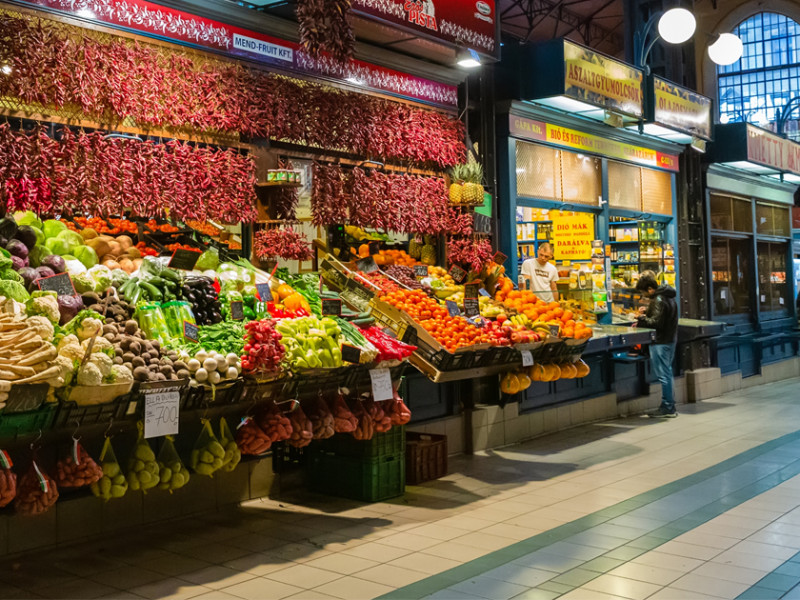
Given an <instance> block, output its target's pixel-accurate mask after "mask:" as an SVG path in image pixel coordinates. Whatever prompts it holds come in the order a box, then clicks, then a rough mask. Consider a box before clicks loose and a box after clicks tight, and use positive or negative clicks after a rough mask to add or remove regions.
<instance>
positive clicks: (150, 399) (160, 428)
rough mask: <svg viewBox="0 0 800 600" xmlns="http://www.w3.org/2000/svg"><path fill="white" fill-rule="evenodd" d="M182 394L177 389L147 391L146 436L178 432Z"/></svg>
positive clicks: (145, 397) (145, 402) (159, 435)
mask: <svg viewBox="0 0 800 600" xmlns="http://www.w3.org/2000/svg"><path fill="white" fill-rule="evenodd" d="M180 401H181V394H180V391H179V390H176V389H161V390H152V391H147V392H145V394H144V437H145V438H148V439H149V438H154V437H161V436H164V435H175V434H177V433H178V413H179V411H180Z"/></svg>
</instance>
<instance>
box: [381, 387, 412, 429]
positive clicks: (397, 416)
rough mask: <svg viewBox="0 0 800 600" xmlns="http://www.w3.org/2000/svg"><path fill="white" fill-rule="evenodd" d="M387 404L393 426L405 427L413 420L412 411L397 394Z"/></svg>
mask: <svg viewBox="0 0 800 600" xmlns="http://www.w3.org/2000/svg"><path fill="white" fill-rule="evenodd" d="M386 404H387V406H386V409H387V412H388V413H389V416H390V417H391V419H392V425H394V426H399V425H405V424H406V423H408V422H409V421H410V420H411V411H410V410H409V409H408V407H407V406H406V403H405V402H403V399H402V398H401V397H400V396H398V395H397V392H395V393H394V398H392V399H391V400H389V402H387V403H386Z"/></svg>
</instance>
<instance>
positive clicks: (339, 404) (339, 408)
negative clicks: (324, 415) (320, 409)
mask: <svg viewBox="0 0 800 600" xmlns="http://www.w3.org/2000/svg"><path fill="white" fill-rule="evenodd" d="M330 409H331V414H333V429H334V431H335V432H336V433H353V432H354V431H355V430H356V427H358V418H357V417H356V416H355V415H354V414H353V411H351V410H350V408H349V407H348V406H347V402H345V399H344V395H343V394H342V393H341V392H340V393H338V394H336V396H335V397H334V398H333V400H332V401H331V404H330Z"/></svg>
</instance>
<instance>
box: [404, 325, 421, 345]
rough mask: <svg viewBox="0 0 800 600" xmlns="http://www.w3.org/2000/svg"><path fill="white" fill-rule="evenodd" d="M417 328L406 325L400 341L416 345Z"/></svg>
mask: <svg viewBox="0 0 800 600" xmlns="http://www.w3.org/2000/svg"><path fill="white" fill-rule="evenodd" d="M417 338H418V335H417V328H416V327H412V326H411V325H407V326H406V330H405V331H404V332H403V339H401V340H400V341H401V342H403V343H404V344H408V345H409V346H416V345H417Z"/></svg>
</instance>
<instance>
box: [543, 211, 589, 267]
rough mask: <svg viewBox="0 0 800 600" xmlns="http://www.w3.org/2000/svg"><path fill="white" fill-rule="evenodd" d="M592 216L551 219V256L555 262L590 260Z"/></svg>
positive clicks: (577, 215)
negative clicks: (552, 255)
mask: <svg viewBox="0 0 800 600" xmlns="http://www.w3.org/2000/svg"><path fill="white" fill-rule="evenodd" d="M594 239H596V236H595V234H594V215H589V214H576V215H572V216H568V217H561V216H559V217H553V254H554V258H555V259H556V260H590V259H591V258H592V240H594Z"/></svg>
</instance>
